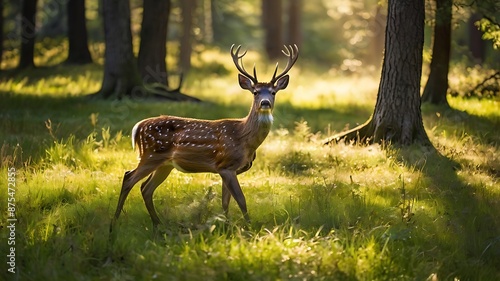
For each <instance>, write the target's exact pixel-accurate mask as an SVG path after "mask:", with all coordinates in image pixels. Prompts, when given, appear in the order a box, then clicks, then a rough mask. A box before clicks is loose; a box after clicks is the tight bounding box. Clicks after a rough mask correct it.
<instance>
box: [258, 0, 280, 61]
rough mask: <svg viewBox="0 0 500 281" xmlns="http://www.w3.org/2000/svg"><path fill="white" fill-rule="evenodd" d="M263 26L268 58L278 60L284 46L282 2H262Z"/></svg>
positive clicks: (264, 0) (269, 0)
mask: <svg viewBox="0 0 500 281" xmlns="http://www.w3.org/2000/svg"><path fill="white" fill-rule="evenodd" d="M262 25H263V27H264V47H265V50H266V54H267V57H268V58H269V59H273V60H274V59H277V58H279V57H280V56H281V48H282V46H283V27H282V5H281V0H262Z"/></svg>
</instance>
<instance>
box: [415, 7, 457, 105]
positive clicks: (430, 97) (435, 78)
mask: <svg viewBox="0 0 500 281" xmlns="http://www.w3.org/2000/svg"><path fill="white" fill-rule="evenodd" d="M451 8H452V0H436V22H435V25H434V44H433V46H432V61H431V66H430V68H431V69H430V73H429V79H428V80H427V84H425V88H424V93H423V95H422V101H423V102H430V103H432V104H442V105H446V106H449V105H448V101H447V100H446V93H447V91H448V71H449V64H450V46H451V17H452V14H451Z"/></svg>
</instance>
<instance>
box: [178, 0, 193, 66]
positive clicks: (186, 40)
mask: <svg viewBox="0 0 500 281" xmlns="http://www.w3.org/2000/svg"><path fill="white" fill-rule="evenodd" d="M180 4H181V14H182V37H181V47H180V49H181V50H180V66H181V71H182V72H183V73H186V72H188V71H189V69H190V68H191V52H192V48H193V46H192V45H193V39H192V31H193V20H194V13H195V11H196V0H182V1H180Z"/></svg>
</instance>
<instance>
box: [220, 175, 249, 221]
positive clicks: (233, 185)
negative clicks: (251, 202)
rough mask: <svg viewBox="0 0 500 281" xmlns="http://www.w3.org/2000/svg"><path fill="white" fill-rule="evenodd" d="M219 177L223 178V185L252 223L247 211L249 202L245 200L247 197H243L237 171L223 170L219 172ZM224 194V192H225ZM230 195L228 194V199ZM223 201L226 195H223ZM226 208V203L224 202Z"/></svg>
mask: <svg viewBox="0 0 500 281" xmlns="http://www.w3.org/2000/svg"><path fill="white" fill-rule="evenodd" d="M219 175H220V176H221V178H222V185H223V186H225V187H226V188H227V189H228V190H229V192H230V194H231V195H232V196H233V197H234V199H235V200H236V202H237V203H238V206H239V207H240V210H241V212H242V213H243V216H244V217H245V220H247V221H250V217H249V216H248V211H247V202H246V200H245V195H243V191H242V190H241V187H240V183H239V182H238V178H237V177H236V172H235V171H230V170H222V171H219ZM223 192H224V191H223ZM227 196H228V195H227V194H226V197H227ZM222 199H223V200H224V194H223V195H222ZM222 204H223V207H224V201H223V202H222ZM227 204H229V199H227Z"/></svg>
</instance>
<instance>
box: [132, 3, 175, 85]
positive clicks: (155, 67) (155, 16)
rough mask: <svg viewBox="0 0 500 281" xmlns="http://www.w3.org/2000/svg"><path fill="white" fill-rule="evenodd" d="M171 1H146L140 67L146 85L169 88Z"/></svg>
mask: <svg viewBox="0 0 500 281" xmlns="http://www.w3.org/2000/svg"><path fill="white" fill-rule="evenodd" d="M170 7H171V4H170V0H144V10H143V14H142V29H141V43H140V47H139V57H138V66H139V72H140V74H141V77H142V81H143V82H144V83H160V84H163V85H165V86H168V73H167V65H166V63H165V57H166V55H167V31H168V19H169V15H170Z"/></svg>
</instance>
